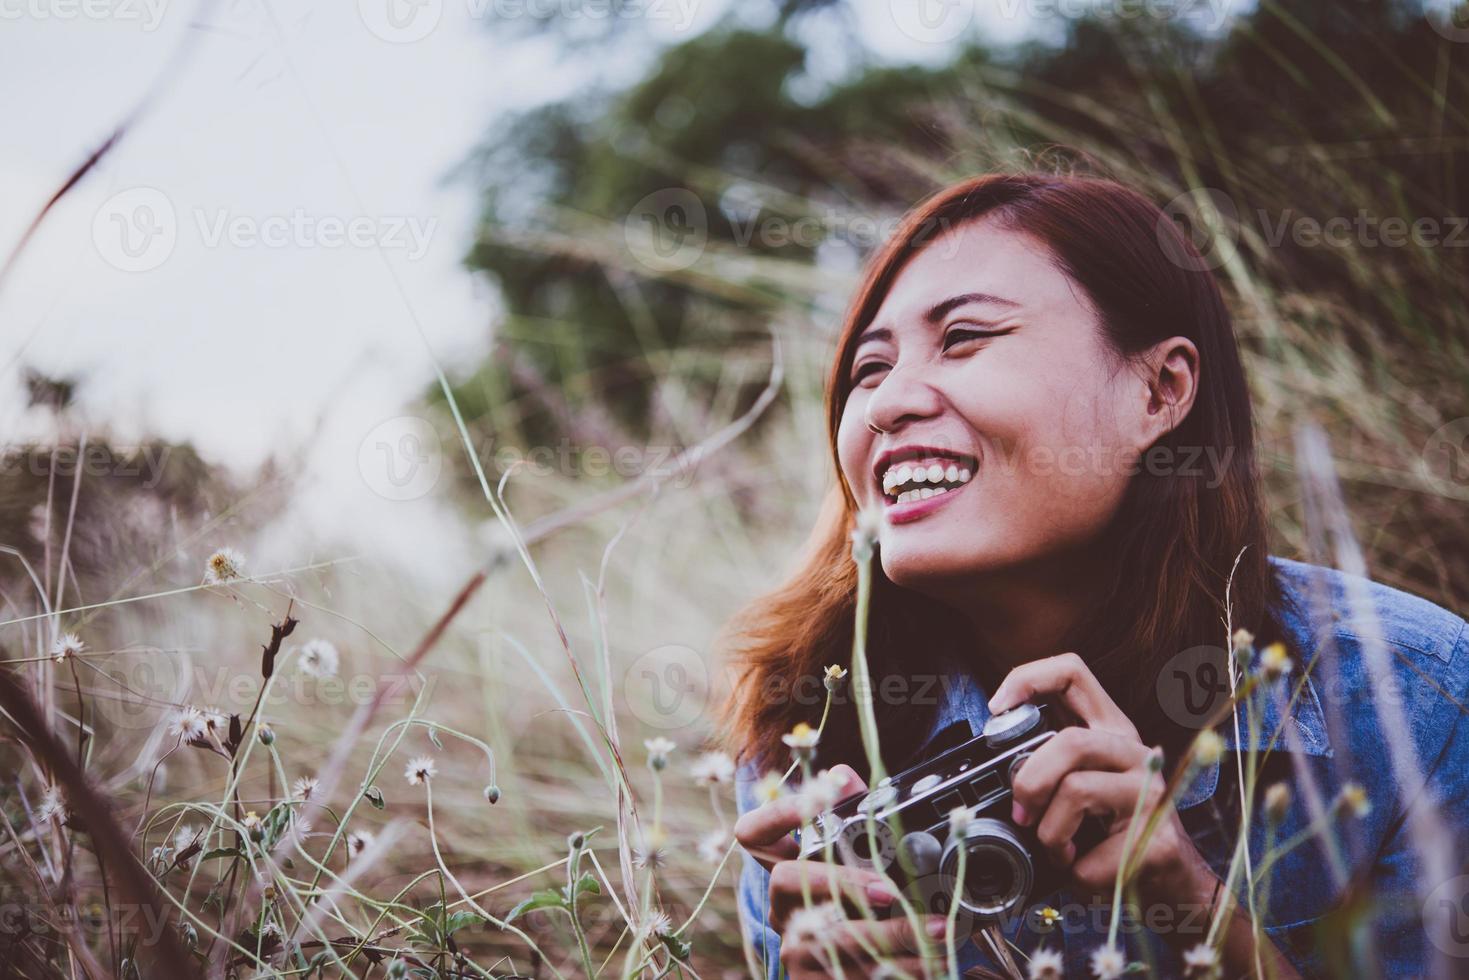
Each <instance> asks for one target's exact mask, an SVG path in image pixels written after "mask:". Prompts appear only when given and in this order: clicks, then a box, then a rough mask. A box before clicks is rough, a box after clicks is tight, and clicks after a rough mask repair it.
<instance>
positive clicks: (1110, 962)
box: [1091, 946, 1127, 980]
mask: <svg viewBox="0 0 1469 980" xmlns="http://www.w3.org/2000/svg"><path fill="white" fill-rule="evenodd" d="M1091 967H1092V976H1094V977H1096V978H1097V980H1117V978H1118V977H1120V976H1122V972H1123V971H1124V970H1126V969H1127V958H1126V957H1124V956H1123V955H1122V950H1120V949H1118V948H1117V947H1116V946H1098V947H1097V948H1096V949H1094V950H1092V958H1091Z"/></svg>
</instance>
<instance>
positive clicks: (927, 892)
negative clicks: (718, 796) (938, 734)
mask: <svg viewBox="0 0 1469 980" xmlns="http://www.w3.org/2000/svg"><path fill="white" fill-rule="evenodd" d="M1062 727H1063V724H1062V722H1061V719H1060V717H1059V711H1058V709H1056V708H1054V707H1049V706H1047V705H1044V704H1040V705H1033V704H1023V705H1020V706H1018V707H1016V708H1013V709H1011V710H1010V711H1006V712H1003V713H1001V714H998V715H995V716H994V717H992V718H991V719H990V720H989V721H988V722H987V723H986V724H985V726H984V731H983V732H982V733H981V734H980V735H979V736H977V737H975V738H972V739H970V740H969V741H967V742H965V743H964V744H962V745H960V746H958V747H956V748H953V749H950V750H949V751H947V752H944V753H943V754H941V755H938V756H936V757H934V758H933V759H930V760H928V761H927V762H922V763H920V764H918V765H916V766H914V767H913V768H911V769H907V770H905V771H903V772H900V773H898V774H897V775H895V776H890V777H888V778H886V779H884V780H882V782H880V783H879V784H878V785H877V786H875V787H873V788H872V789H871V790H870V791H869V792H867V793H865V794H861V795H858V796H853V797H850V798H848V799H846V800H843V801H842V802H841V803H838V804H837V805H836V806H835V807H834V808H832V810H830V811H829V812H827V813H825V814H822V815H821V817H820V818H818V820H817V821H816V823H814V824H813V826H812V831H811V833H810V834H809V835H807V836H806V837H805V839H803V840H802V843H801V856H802V857H804V858H810V859H817V860H819V859H821V858H822V857H823V856H824V855H825V854H826V853H827V852H828V849H830V853H831V854H832V855H833V856H834V857H835V858H836V859H837V860H838V861H840V862H841V863H842V864H847V865H853V866H856V867H864V868H869V869H872V870H879V871H884V872H886V873H887V874H888V875H889V876H890V877H892V879H893V880H894V882H895V883H896V884H897V885H898V887H899V888H900V889H901V890H903V892H904V894H905V895H906V896H907V897H908V898H909V899H910V900H911V901H915V902H916V903H917V904H919V905H920V906H921V907H922V909H925V910H927V911H929V912H933V913H937V914H944V913H947V911H948V905H949V902H950V900H951V897H952V896H953V895H954V894H955V879H956V876H957V872H958V868H959V853H960V851H961V850H962V851H964V881H963V889H962V891H960V892H959V904H960V907H961V909H962V910H963V911H964V912H966V913H968V916H967V917H972V920H973V922H977V923H979V924H983V923H986V922H990V921H994V920H997V919H1003V918H1006V917H1008V916H1010V915H1012V914H1015V913H1017V912H1019V911H1021V910H1023V909H1024V907H1025V905H1026V903H1027V901H1028V900H1029V899H1030V897H1031V896H1032V895H1034V896H1036V897H1040V896H1044V895H1048V894H1050V893H1051V892H1054V891H1056V890H1057V889H1059V888H1060V887H1061V886H1062V885H1063V884H1064V883H1065V880H1066V875H1065V871H1064V869H1061V868H1057V867H1055V866H1054V865H1052V864H1051V862H1050V861H1049V860H1048V859H1047V858H1046V856H1045V851H1044V849H1043V848H1042V847H1041V846H1040V845H1039V843H1038V842H1037V841H1036V839H1035V835H1034V833H1033V832H1032V831H1031V830H1030V828H1027V827H1020V826H1017V825H1016V824H1014V823H1013V822H1011V820H1010V808H1011V802H1010V797H1011V793H1010V783H1011V780H1012V779H1013V778H1014V776H1015V773H1016V772H1018V771H1019V768H1020V766H1021V765H1022V764H1023V763H1024V762H1025V760H1026V759H1028V758H1029V757H1030V755H1031V753H1033V752H1034V751H1035V750H1036V749H1038V748H1039V747H1040V746H1041V745H1043V744H1044V743H1045V742H1046V740H1047V739H1050V738H1052V737H1053V736H1054V735H1055V734H1056V732H1058V731H1059V730H1060V729H1061V728H1062ZM960 806H963V807H967V808H968V809H969V812H970V821H969V829H968V831H967V832H966V833H965V834H964V835H963V839H956V838H954V837H951V835H950V833H949V813H950V811H951V810H953V809H954V808H956V807H960ZM1104 836H1105V828H1104V827H1103V826H1102V824H1101V823H1100V821H1098V820H1097V819H1096V818H1093V817H1090V816H1088V817H1087V818H1086V819H1085V820H1084V821H1083V823H1082V826H1081V830H1080V831H1079V833H1078V834H1077V838H1076V841H1077V853H1078V854H1081V853H1085V852H1086V851H1087V850H1088V849H1090V848H1091V847H1093V846H1095V845H1096V844H1097V843H1100V842H1101V840H1102V839H1103V838H1104Z"/></svg>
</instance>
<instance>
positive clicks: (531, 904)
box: [505, 888, 567, 922]
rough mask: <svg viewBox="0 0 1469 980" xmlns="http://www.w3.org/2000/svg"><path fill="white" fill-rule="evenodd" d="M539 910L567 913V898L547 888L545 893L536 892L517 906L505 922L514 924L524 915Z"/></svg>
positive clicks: (506, 917)
mask: <svg viewBox="0 0 1469 980" xmlns="http://www.w3.org/2000/svg"><path fill="white" fill-rule="evenodd" d="M537 909H561V910H562V911H563V912H565V911H567V909H566V896H565V895H564V894H562V893H561V892H559V891H554V890H553V889H550V888H547V889H546V890H545V891H540V892H536V893H535V894H534V895H532V896H531V897H530V898H527V899H526V900H525V901H523V902H521V903H520V904H519V905H517V906H515V908H513V909H511V910H510V914H509V915H507V916H505V921H506V922H513V921H514V920H515V919H516V918H517V917H519V916H521V915H523V914H524V913H526V912H534V911H536V910H537Z"/></svg>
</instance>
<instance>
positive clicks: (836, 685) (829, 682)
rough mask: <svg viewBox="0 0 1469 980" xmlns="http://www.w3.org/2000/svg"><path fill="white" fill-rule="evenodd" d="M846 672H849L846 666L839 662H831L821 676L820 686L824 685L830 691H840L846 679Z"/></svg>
mask: <svg viewBox="0 0 1469 980" xmlns="http://www.w3.org/2000/svg"><path fill="white" fill-rule="evenodd" d="M848 673H850V671H848V670H847V668H845V667H843V666H842V665H841V664H832V665H831V666H830V667H827V668H826V673H825V675H823V676H822V678H821V683H822V686H824V687H825V688H826V689H827V690H828V691H830V692H831V693H833V694H835V693H836V692H837V691H840V690H841V689H842V685H843V684H844V683H845V682H846V680H847V674H848Z"/></svg>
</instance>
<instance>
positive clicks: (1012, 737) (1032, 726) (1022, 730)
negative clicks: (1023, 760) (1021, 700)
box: [983, 704, 1041, 749]
mask: <svg viewBox="0 0 1469 980" xmlns="http://www.w3.org/2000/svg"><path fill="white" fill-rule="evenodd" d="M1040 723H1041V712H1040V709H1039V708H1037V707H1036V706H1035V705H1033V704H1022V705H1018V706H1016V707H1014V708H1011V709H1010V710H1009V711H1002V712H1000V713H999V714H997V715H994V716H993V717H991V718H990V720H989V721H987V722H985V723H984V733H983V734H984V744H985V745H988V746H989V747H990V748H992V749H1002V748H1004V747H1005V746H1007V745H1011V744H1013V743H1015V742H1018V741H1019V740H1020V739H1022V738H1024V737H1025V736H1026V735H1029V734H1030V733H1031V732H1033V731H1035V730H1036V728H1037V727H1039V725H1040Z"/></svg>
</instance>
